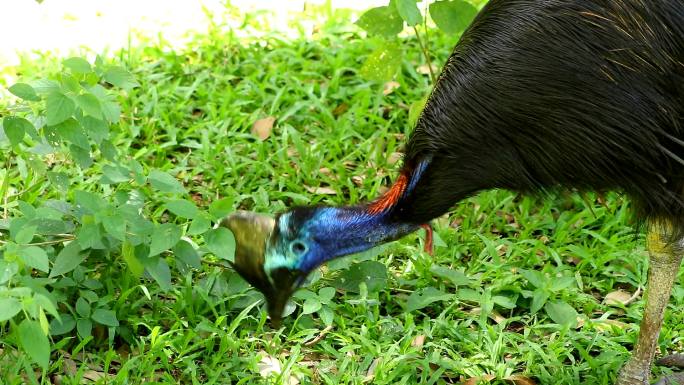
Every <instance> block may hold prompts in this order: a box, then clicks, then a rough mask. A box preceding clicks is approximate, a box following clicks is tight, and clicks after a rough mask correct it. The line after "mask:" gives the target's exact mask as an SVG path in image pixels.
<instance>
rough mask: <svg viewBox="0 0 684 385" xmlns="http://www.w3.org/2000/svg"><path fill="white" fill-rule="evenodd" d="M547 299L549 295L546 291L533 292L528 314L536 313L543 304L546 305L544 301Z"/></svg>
mask: <svg viewBox="0 0 684 385" xmlns="http://www.w3.org/2000/svg"><path fill="white" fill-rule="evenodd" d="M548 299H549V293H548V292H547V291H546V290H543V289H537V290H535V291H534V295H533V296H532V304H531V305H530V312H531V313H532V314H534V313H536V312H538V311H539V310H540V309H541V308H542V307H543V306H544V304H546V301H547V300H548Z"/></svg>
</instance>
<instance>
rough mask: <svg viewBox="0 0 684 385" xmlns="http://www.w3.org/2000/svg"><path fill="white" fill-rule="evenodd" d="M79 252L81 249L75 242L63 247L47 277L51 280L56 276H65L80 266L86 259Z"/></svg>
mask: <svg viewBox="0 0 684 385" xmlns="http://www.w3.org/2000/svg"><path fill="white" fill-rule="evenodd" d="M80 251H81V247H80V246H79V245H78V242H75V241H72V242H71V243H69V244H68V245H66V246H64V248H63V249H62V251H60V252H59V254H57V258H56V259H55V264H54V265H53V266H52V271H50V276H49V277H50V278H53V277H56V276H58V275H62V274H66V273H68V272H70V271H71V270H73V269H75V268H76V266H78V265H80V264H81V262H83V261H84V260H85V258H86V256H85V254H81V253H80Z"/></svg>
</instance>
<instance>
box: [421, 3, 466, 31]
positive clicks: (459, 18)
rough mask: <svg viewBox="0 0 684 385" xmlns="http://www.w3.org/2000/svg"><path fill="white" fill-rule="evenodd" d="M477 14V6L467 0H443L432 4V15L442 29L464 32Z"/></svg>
mask: <svg viewBox="0 0 684 385" xmlns="http://www.w3.org/2000/svg"><path fill="white" fill-rule="evenodd" d="M475 15H477V8H475V7H474V6H473V5H472V4H470V3H469V2H467V1H465V0H443V1H437V2H434V3H432V4H430V17H432V20H433V21H434V22H435V24H437V27H439V29H441V30H442V31H444V32H446V33H449V34H455V33H461V32H463V31H464V30H465V29H466V28H467V27H468V25H470V22H471V21H473V19H474V18H475Z"/></svg>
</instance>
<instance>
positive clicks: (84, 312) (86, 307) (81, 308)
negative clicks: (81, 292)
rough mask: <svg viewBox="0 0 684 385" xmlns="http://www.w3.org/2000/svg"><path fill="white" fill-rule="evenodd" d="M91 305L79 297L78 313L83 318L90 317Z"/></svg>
mask: <svg viewBox="0 0 684 385" xmlns="http://www.w3.org/2000/svg"><path fill="white" fill-rule="evenodd" d="M90 311H91V309H90V303H88V301H86V300H85V299H84V298H83V297H79V298H78V299H77V300H76V313H78V315H80V316H81V317H83V318H88V317H90Z"/></svg>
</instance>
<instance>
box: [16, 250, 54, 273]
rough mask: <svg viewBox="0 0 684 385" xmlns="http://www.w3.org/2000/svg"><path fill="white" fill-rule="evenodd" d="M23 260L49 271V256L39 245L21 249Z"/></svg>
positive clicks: (32, 265)
mask: <svg viewBox="0 0 684 385" xmlns="http://www.w3.org/2000/svg"><path fill="white" fill-rule="evenodd" d="M20 253H21V254H20V255H21V260H22V261H24V263H25V264H26V265H27V266H29V267H32V268H34V269H37V270H40V271H42V272H45V273H47V272H48V271H49V270H50V265H49V263H48V256H47V253H46V252H45V250H43V249H41V248H40V247H38V246H29V247H25V248H23V249H22V250H21V251H20Z"/></svg>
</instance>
